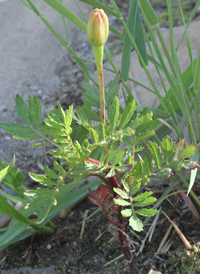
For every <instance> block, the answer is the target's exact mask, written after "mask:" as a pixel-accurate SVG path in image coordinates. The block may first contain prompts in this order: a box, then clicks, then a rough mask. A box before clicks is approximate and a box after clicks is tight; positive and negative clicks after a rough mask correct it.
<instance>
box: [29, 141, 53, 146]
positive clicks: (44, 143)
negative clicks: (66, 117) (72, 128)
mask: <svg viewBox="0 0 200 274" xmlns="http://www.w3.org/2000/svg"><path fill="white" fill-rule="evenodd" d="M29 144H30V145H31V146H47V145H50V144H51V143H49V142H37V143H36V142H34V143H33V142H31V143H29Z"/></svg>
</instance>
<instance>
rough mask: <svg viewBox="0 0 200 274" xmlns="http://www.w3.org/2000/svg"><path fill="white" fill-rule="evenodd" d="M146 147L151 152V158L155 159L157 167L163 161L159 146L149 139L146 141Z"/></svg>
mask: <svg viewBox="0 0 200 274" xmlns="http://www.w3.org/2000/svg"><path fill="white" fill-rule="evenodd" d="M148 148H149V150H150V152H151V155H152V157H153V159H154V160H155V161H156V164H157V166H158V168H160V166H161V164H162V162H163V155H162V152H161V149H160V147H158V145H157V144H155V143H153V142H151V141H148Z"/></svg>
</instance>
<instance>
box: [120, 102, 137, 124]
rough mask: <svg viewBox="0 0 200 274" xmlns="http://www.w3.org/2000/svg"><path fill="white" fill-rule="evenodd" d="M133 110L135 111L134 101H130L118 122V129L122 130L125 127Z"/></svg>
mask: <svg viewBox="0 0 200 274" xmlns="http://www.w3.org/2000/svg"><path fill="white" fill-rule="evenodd" d="M134 110H135V100H132V102H131V103H129V104H128V105H127V106H126V108H125V109H124V111H123V114H122V117H121V120H120V126H119V129H123V128H124V127H125V126H126V125H127V123H128V122H129V120H130V119H131V117H132V116H133V113H134Z"/></svg>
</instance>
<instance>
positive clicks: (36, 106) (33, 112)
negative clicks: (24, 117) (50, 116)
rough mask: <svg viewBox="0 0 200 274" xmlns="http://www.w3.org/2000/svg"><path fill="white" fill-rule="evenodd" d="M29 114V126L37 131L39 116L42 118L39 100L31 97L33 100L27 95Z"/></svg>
mask: <svg viewBox="0 0 200 274" xmlns="http://www.w3.org/2000/svg"><path fill="white" fill-rule="evenodd" d="M28 103H29V113H28V117H29V120H30V121H31V124H32V125H34V126H35V128H36V129H37V130H38V128H39V125H40V121H41V116H42V110H41V104H40V101H39V99H38V98H37V97H36V96H33V98H32V97H31V96H30V95H29V100H28Z"/></svg>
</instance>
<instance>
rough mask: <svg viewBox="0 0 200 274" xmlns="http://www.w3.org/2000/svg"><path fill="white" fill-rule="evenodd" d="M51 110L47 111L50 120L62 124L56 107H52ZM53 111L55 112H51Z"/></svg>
mask: <svg viewBox="0 0 200 274" xmlns="http://www.w3.org/2000/svg"><path fill="white" fill-rule="evenodd" d="M51 111H52V112H49V113H48V117H49V119H50V120H51V121H54V122H56V123H57V124H60V125H63V122H62V121H61V120H60V118H59V117H58V116H57V115H59V113H58V110H57V109H53V110H51ZM53 111H55V113H53Z"/></svg>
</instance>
